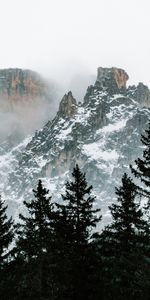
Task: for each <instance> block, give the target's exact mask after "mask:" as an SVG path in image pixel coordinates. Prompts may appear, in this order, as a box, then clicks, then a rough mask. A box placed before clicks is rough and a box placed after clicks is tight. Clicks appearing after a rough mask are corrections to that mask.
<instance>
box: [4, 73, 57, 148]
mask: <svg viewBox="0 0 150 300" xmlns="http://www.w3.org/2000/svg"><path fill="white" fill-rule="evenodd" d="M54 96H55V91H54V86H53V85H52V84H51V83H50V82H47V81H46V80H45V79H43V78H42V77H41V76H40V75H39V74H38V73H36V72H34V71H31V70H22V69H3V70H0V152H1V151H2V152H5V151H6V149H10V148H11V147H12V146H15V145H17V144H18V143H19V142H20V141H21V140H23V139H24V138H25V136H26V135H27V134H31V133H33V132H34V131H35V129H39V128H40V127H41V126H43V124H44V123H45V122H46V121H47V120H48V119H49V118H50V117H51V116H52V115H53V111H55V106H56V104H55V101H54Z"/></svg>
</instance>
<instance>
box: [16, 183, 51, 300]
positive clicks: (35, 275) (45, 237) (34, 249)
mask: <svg viewBox="0 0 150 300" xmlns="http://www.w3.org/2000/svg"><path fill="white" fill-rule="evenodd" d="M33 192H34V197H35V198H34V199H33V200H32V201H31V202H26V201H24V204H25V206H26V208H27V209H28V216H23V215H22V214H21V215H20V219H21V223H20V224H18V225H17V235H18V238H17V242H16V265H18V271H19V272H20V270H21V269H22V272H23V273H22V276H20V279H21V282H19V283H18V286H17V289H18V295H19V297H20V296H21V298H22V299H26V297H27V298H28V299H39V300H41V299H49V294H50V288H51V287H50V286H49V280H50V276H51V272H50V263H51V261H50V259H49V258H50V251H51V244H52V235H53V233H52V232H53V229H52V219H53V213H54V212H53V204H52V203H51V197H49V195H48V194H49V191H48V190H46V189H45V188H44V187H43V185H42V181H41V180H39V182H38V187H37V190H33ZM20 286H21V289H20ZM51 292H52V291H51Z"/></svg>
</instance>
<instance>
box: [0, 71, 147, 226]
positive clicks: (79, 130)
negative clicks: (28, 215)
mask: <svg viewBox="0 0 150 300" xmlns="http://www.w3.org/2000/svg"><path fill="white" fill-rule="evenodd" d="M128 78H129V77H128V75H127V73H126V72H125V71H124V70H122V69H118V68H101V67H100V68H98V73H97V79H96V82H95V84H94V85H93V86H89V87H88V89H87V92H86V95H85V97H84V100H83V103H81V102H80V103H77V101H76V99H75V98H74V97H73V95H72V93H71V92H69V93H67V94H65V95H64V97H63V98H62V100H61V102H60V105H59V109H58V112H57V114H56V116H55V118H54V119H53V120H52V121H48V122H47V123H46V125H45V126H44V127H43V128H42V129H41V130H39V131H36V133H35V135H34V136H33V137H29V138H26V139H25V140H24V141H23V142H22V143H21V144H20V145H18V146H16V147H15V148H12V149H11V151H9V152H7V153H5V155H2V156H1V157H0V175H1V178H2V180H1V185H0V189H1V191H2V194H3V197H4V198H5V199H7V201H8V202H9V208H10V213H13V214H14V215H15V216H17V214H18V211H20V210H22V201H23V199H30V198H31V197H32V188H33V187H35V186H36V185H37V181H38V179H39V178H41V179H42V180H43V183H44V184H45V186H46V187H47V188H49V189H50V193H51V194H52V195H53V199H54V200H56V199H59V198H60V194H61V193H63V191H64V190H63V189H64V182H65V181H66V180H67V179H68V178H70V174H71V171H72V169H73V166H74V165H75V163H78V164H79V166H80V167H81V169H82V170H83V171H85V172H86V175H87V180H88V181H89V184H92V185H93V191H94V194H95V195H96V196H97V205H98V206H100V207H101V208H102V212H103V215H104V218H103V221H104V223H105V222H107V221H108V219H109V215H108V209H107V207H108V205H109V204H110V203H111V202H112V201H114V199H115V194H114V190H115V189H114V187H115V186H116V185H118V183H119V182H120V179H121V177H122V175H123V173H124V172H125V171H126V172H129V170H128V168H129V167H128V166H129V164H130V163H133V162H134V159H135V158H137V157H138V156H140V155H141V154H142V152H143V147H142V144H141V142H140V135H141V133H143V132H144V130H145V128H146V126H147V123H148V120H149V117H150V91H149V89H148V87H147V86H145V85H144V84H142V83H139V84H138V86H129V87H127V80H128Z"/></svg>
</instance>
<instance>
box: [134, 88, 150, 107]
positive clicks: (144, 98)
mask: <svg viewBox="0 0 150 300" xmlns="http://www.w3.org/2000/svg"><path fill="white" fill-rule="evenodd" d="M133 97H134V99H135V101H137V102H138V103H139V104H140V106H142V107H144V106H145V107H150V90H149V88H148V87H147V86H146V85H144V84H143V83H142V82H140V83H139V84H138V86H137V87H136V88H134V92H133Z"/></svg>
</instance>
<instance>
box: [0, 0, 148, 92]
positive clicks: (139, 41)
mask: <svg viewBox="0 0 150 300" xmlns="http://www.w3.org/2000/svg"><path fill="white" fill-rule="evenodd" d="M0 8H1V10H0V12H1V17H0V36H1V52H0V68H9V67H11V68H14V67H18V68H23V69H32V70H35V71H37V72H39V73H41V74H42V75H43V76H45V77H48V78H50V79H52V80H54V81H57V82H59V83H60V84H62V85H63V86H66V88H67V87H68V86H69V84H70V82H71V80H72V78H73V77H74V76H78V75H80V74H81V76H82V77H84V74H85V75H86V74H90V75H91V76H96V69H97V67H99V66H102V67H112V66H116V67H119V68H123V69H125V70H126V72H127V73H128V75H129V77H130V80H129V84H137V83H138V82H140V81H142V82H143V83H145V84H146V85H148V86H149V87H150V76H149V69H150V61H149V53H150V42H149V39H148V28H149V27H150V18H149V9H150V3H149V1H148V0H142V1H141V0H132V1H129V0H126V1H120V0H113V1H112V0H93V1H91V0H80V1H79V0H76V1H74V0H63V1H59V0H55V1H52V0H38V1H37V0H26V1H25V0H22V1H19V0H14V1H10V0H5V1H4V0H0Z"/></svg>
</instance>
